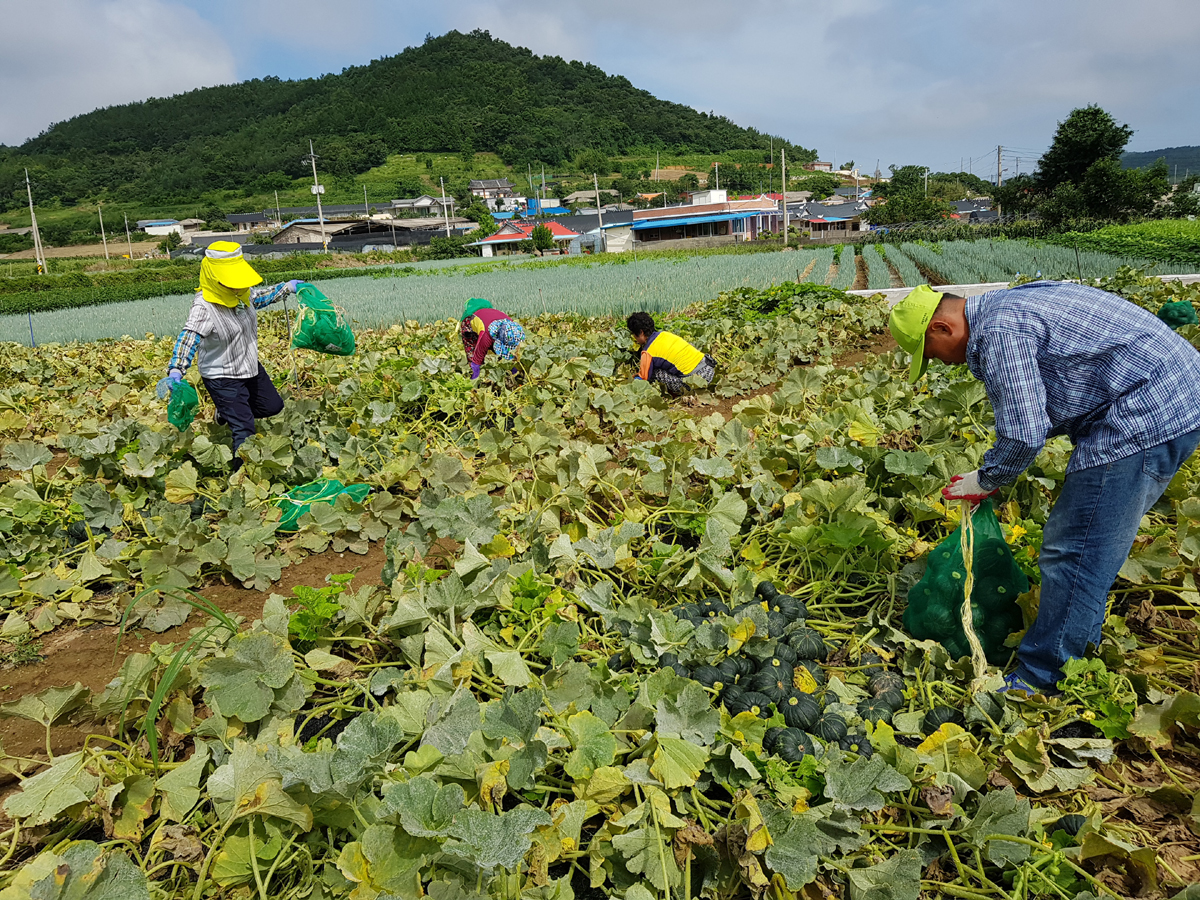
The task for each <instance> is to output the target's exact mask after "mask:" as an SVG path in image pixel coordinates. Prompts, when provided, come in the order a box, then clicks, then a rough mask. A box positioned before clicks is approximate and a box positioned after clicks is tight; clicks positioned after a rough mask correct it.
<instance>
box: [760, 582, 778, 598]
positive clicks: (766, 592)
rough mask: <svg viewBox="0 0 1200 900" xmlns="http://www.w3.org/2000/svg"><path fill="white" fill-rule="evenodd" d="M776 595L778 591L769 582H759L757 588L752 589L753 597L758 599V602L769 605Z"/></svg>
mask: <svg viewBox="0 0 1200 900" xmlns="http://www.w3.org/2000/svg"><path fill="white" fill-rule="evenodd" d="M778 593H779V591H778V589H776V587H775V585H773V584H771V582H769V581H760V582H759V583H758V587H756V588H755V589H754V595H755V596H756V597H758V599H759V600H765V601H766V602H767V603H770V602H771V600H772V599H773V598H774V597H775V595H776V594H778Z"/></svg>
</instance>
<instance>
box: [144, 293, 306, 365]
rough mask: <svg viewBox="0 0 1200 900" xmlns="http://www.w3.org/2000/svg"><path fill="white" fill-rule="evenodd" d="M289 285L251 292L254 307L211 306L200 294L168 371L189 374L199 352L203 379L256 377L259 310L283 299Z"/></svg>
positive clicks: (181, 334) (195, 299)
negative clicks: (173, 370) (177, 370)
mask: <svg viewBox="0 0 1200 900" xmlns="http://www.w3.org/2000/svg"><path fill="white" fill-rule="evenodd" d="M287 294H288V291H287V282H281V283H280V284H276V285H272V286H270V287H255V288H251V289H250V302H251V303H252V304H253V306H252V307H250V306H246V305H245V304H244V303H239V304H238V305H237V306H235V307H232V308H231V307H228V306H222V305H220V304H219V303H209V302H208V301H207V300H205V299H204V295H203V294H202V293H201V292H200V291H196V296H195V297H194V298H193V299H192V311H191V313H190V314H189V315H188V320H187V324H185V325H184V326H183V331H181V332H179V337H178V338H176V339H175V350H174V352H173V353H172V354H171V362H170V363H169V364H168V366H167V371H168V372H169V371H170V370H171V369H179V370H180V371H181V372H186V371H187V370H188V367H189V366H191V364H192V360H193V359H194V358H195V357H196V353H197V351H199V353H200V375H201V377H203V378H253V377H254V376H255V375H257V374H258V310H260V309H264V308H266V307H268V306H270V305H271V304H272V303H275V302H276V301H278V300H282V299H283V298H284V297H286V296H287Z"/></svg>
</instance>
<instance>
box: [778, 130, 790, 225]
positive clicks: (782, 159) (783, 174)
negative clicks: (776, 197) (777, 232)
mask: <svg viewBox="0 0 1200 900" xmlns="http://www.w3.org/2000/svg"><path fill="white" fill-rule="evenodd" d="M779 176H780V180H781V181H783V187H782V188H781V189H780V190H781V191H782V192H783V246H785V247H786V246H787V242H788V222H789V220H788V208H787V149H786V148H784V149H781V150H780V151H779Z"/></svg>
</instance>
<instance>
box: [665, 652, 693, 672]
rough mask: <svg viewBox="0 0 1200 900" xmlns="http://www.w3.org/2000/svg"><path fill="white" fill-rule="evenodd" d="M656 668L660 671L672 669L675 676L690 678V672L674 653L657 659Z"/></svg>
mask: <svg viewBox="0 0 1200 900" xmlns="http://www.w3.org/2000/svg"><path fill="white" fill-rule="evenodd" d="M658 667H659V668H660V669H674V670H675V674H676V675H678V676H679V677H680V678H691V677H692V671H691V669H689V668H688V667H687V666H685V665H684V664H683V663H681V662H680V661H679V657H678V656H676V655H675V654H674V653H664V654H663V655H662V656H660V657H659V658H658Z"/></svg>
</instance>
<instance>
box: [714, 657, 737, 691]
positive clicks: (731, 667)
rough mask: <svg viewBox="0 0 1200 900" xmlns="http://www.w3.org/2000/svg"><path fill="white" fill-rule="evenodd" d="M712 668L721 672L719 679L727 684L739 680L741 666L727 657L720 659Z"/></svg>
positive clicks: (735, 682)
mask: <svg viewBox="0 0 1200 900" xmlns="http://www.w3.org/2000/svg"><path fill="white" fill-rule="evenodd" d="M713 668H714V669H716V670H717V671H718V672H720V673H721V681H723V682H725V684H727V685H730V684H737V683H738V682H739V681H740V680H741V677H742V667H741V666H740V665H738V663H736V662H735V661H734V660H732V659H730V658H729V657H726V658H725V659H723V660H721V661H720V662H719V663H717V664H716V665H715V666H713Z"/></svg>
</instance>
